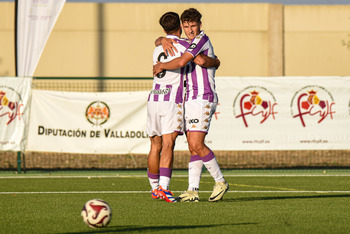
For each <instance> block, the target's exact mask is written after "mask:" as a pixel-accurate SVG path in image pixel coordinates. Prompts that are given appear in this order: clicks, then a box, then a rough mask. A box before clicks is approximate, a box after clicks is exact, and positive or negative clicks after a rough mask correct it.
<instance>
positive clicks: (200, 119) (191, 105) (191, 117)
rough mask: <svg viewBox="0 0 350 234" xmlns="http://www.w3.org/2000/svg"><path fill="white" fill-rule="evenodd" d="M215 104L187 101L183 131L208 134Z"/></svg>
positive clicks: (200, 100) (203, 101) (202, 101)
mask: <svg viewBox="0 0 350 234" xmlns="http://www.w3.org/2000/svg"><path fill="white" fill-rule="evenodd" d="M216 107H217V102H209V101H208V100H202V99H193V100H191V99H189V100H188V101H186V102H185V108H184V109H185V131H186V132H187V131H190V132H205V133H208V131H209V127H210V122H211V119H212V116H213V114H214V113H215V111H216Z"/></svg>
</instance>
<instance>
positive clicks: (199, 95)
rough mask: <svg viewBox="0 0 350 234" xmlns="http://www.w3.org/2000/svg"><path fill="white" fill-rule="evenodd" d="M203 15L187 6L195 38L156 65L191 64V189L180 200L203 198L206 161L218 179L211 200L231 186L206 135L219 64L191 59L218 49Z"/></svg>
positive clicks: (186, 21) (185, 23)
mask: <svg viewBox="0 0 350 234" xmlns="http://www.w3.org/2000/svg"><path fill="white" fill-rule="evenodd" d="M201 17H202V15H201V14H200V13H199V12H198V11H197V10H196V9H194V8H190V9H188V10H185V11H184V12H183V13H182V15H181V22H182V28H183V30H184V31H185V34H186V36H187V37H188V39H189V40H191V44H190V46H189V48H188V49H187V50H186V51H185V53H184V54H183V55H182V56H181V57H179V58H176V59H174V60H172V61H170V62H167V63H161V62H157V64H156V65H154V66H153V72H154V75H157V74H158V73H159V72H162V71H163V70H168V69H177V68H180V67H184V66H186V65H187V74H186V82H187V84H186V100H185V106H184V109H185V130H186V135H187V141H188V146H189V150H190V152H191V160H190V163H189V186H188V190H187V191H186V192H185V193H183V194H181V195H180V196H179V197H178V200H180V201H189V202H196V201H199V195H198V191H199V182H200V178H201V172H202V167H203V164H204V165H205V167H206V168H207V170H208V171H209V172H210V174H211V176H212V177H213V178H214V180H215V185H214V189H213V192H212V194H211V195H210V197H209V201H211V202H215V201H219V200H221V199H222V198H223V196H224V194H225V193H226V192H227V191H228V189H229V184H228V183H227V182H226V180H225V178H224V176H223V174H222V172H221V170H220V167H219V164H218V163H217V160H216V157H215V155H214V153H213V152H212V151H211V150H210V148H209V147H208V146H206V145H205V143H204V140H205V136H206V134H207V133H208V131H209V127H210V122H211V119H212V115H213V114H214V113H215V110H216V106H217V103H218V97H217V94H216V91H215V68H212V67H209V68H203V67H199V66H197V65H196V64H194V63H193V62H192V61H191V60H192V59H193V58H194V57H195V56H197V55H198V54H199V53H203V54H205V55H207V56H208V57H212V58H214V57H215V55H214V50H213V46H212V45H211V42H210V40H209V37H208V36H207V35H205V34H204V32H203V31H201V26H202V22H201Z"/></svg>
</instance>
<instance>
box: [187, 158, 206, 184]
mask: <svg viewBox="0 0 350 234" xmlns="http://www.w3.org/2000/svg"><path fill="white" fill-rule="evenodd" d="M202 168H203V161H202V159H201V157H199V156H198V155H192V156H191V161H190V162H189V164H188V190H189V191H198V190H199V182H200V180H201V176H202Z"/></svg>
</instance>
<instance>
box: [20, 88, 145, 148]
mask: <svg viewBox="0 0 350 234" xmlns="http://www.w3.org/2000/svg"><path fill="white" fill-rule="evenodd" d="M148 93H149V92H147V91H146V92H144V91H142V92H118V93H115V92H113V93H80V92H57V91H42V90H33V95H32V107H31V114H30V124H29V132H28V144H27V147H26V150H28V151H47V152H70V153H87V154H100V153H101V154H128V153H145V152H148V151H149V139H148V135H147V133H146V112H147V98H148Z"/></svg>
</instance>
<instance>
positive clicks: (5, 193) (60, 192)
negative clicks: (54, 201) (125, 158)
mask: <svg viewBox="0 0 350 234" xmlns="http://www.w3.org/2000/svg"><path fill="white" fill-rule="evenodd" d="M172 192H174V193H182V192H183V191H172ZM212 192H213V191H200V192H199V193H212ZM227 192H228V193H350V191H332V190H330V191H329V190H328V191H305V190H300V191H271V190H269V191H257V190H256V191H254V190H249V191H244V190H242V191H237V190H236V191H227ZM135 193H142V194H143V193H150V191H46V192H39V191H36V192H14V191H13V192H0V195H20V194H135Z"/></svg>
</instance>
